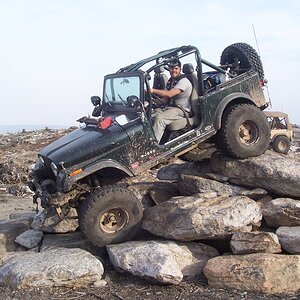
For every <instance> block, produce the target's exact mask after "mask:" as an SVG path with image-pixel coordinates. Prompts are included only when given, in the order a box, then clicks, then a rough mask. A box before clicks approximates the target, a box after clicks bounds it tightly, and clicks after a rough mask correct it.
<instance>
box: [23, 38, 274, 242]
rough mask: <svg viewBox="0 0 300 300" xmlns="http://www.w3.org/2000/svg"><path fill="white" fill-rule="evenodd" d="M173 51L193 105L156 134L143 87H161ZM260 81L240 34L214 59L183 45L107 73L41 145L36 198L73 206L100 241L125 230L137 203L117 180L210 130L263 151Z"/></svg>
mask: <svg viewBox="0 0 300 300" xmlns="http://www.w3.org/2000/svg"><path fill="white" fill-rule="evenodd" d="M175 58H177V59H180V60H181V62H182V63H183V67H182V70H183V73H184V74H185V76H186V77H187V78H188V79H189V80H190V81H191V83H192V86H193V93H192V96H191V104H192V114H191V115H189V116H187V117H185V118H183V119H182V120H178V121H176V122H174V123H172V124H170V125H169V126H168V127H167V129H166V132H165V134H164V137H163V143H160V144H158V143H157V141H156V139H155V136H154V133H153V130H152V121H153V106H154V105H153V101H152V100H153V99H152V98H151V95H150V93H149V90H150V88H152V87H153V85H154V86H155V87H156V88H164V87H165V77H166V75H165V74H164V71H165V70H168V63H169V62H170V61H171V60H174V59H175ZM194 68H195V69H194ZM264 84H265V80H264V73H263V67H262V63H261V60H260V58H259V56H258V54H257V52H256V51H255V50H254V49H253V48H252V47H251V46H249V45H248V44H245V43H236V44H232V45H230V46H228V47H227V48H225V50H224V51H223V52H222V55H221V62H220V65H219V66H217V65H214V64H212V63H210V62H208V61H206V60H204V59H203V58H202V57H201V55H200V52H199V50H198V49H197V48H196V47H194V46H181V47H178V48H173V49H169V50H165V51H161V52H159V53H158V54H156V55H154V56H151V57H149V58H146V59H143V60H141V61H139V62H137V63H133V64H131V65H128V66H127V67H123V68H121V69H120V70H118V71H117V72H116V73H114V74H110V75H107V76H105V78H104V85H103V97H102V100H101V98H100V97H97V96H93V97H92V103H93V104H94V106H95V108H94V111H93V114H92V116H93V117H82V118H81V119H79V120H78V121H79V122H81V123H82V124H83V125H82V127H81V128H78V129H76V130H74V131H73V132H71V133H69V134H68V135H66V136H64V137H62V138H60V139H59V140H57V141H55V142H54V143H52V144H50V145H48V146H46V147H45V148H43V149H42V150H41V151H40V152H39V154H38V160H37V162H36V164H35V167H34V169H33V180H32V181H31V182H30V183H29V186H30V188H31V189H32V190H33V191H34V192H35V194H34V201H35V202H37V199H40V201H41V205H42V206H43V207H44V208H45V209H47V208H50V207H52V208H53V207H54V208H55V209H56V211H57V213H58V214H59V215H60V216H61V217H63V216H64V215H66V214H67V213H68V211H69V209H70V207H76V208H77V210H78V219H79V226H80V228H81V230H82V231H83V232H84V234H85V235H86V236H87V238H88V239H89V240H91V241H92V242H93V243H94V244H95V245H97V246H99V247H102V246H104V245H107V244H110V243H119V242H122V241H125V240H128V239H131V238H132V237H133V236H134V235H135V233H136V232H137V230H138V228H139V225H140V222H141V219H142V214H143V207H142V205H141V203H140V201H139V200H138V199H137V198H136V197H135V195H134V194H133V193H132V192H131V191H130V190H129V189H127V188H126V186H125V185H124V184H123V185H120V184H118V182H120V181H121V180H123V179H124V177H132V176H137V175H138V174H140V173H141V172H143V171H145V170H148V169H150V168H152V167H153V166H155V165H157V164H159V163H161V162H163V161H166V160H167V159H168V158H170V157H174V156H182V155H189V154H193V155H190V157H193V158H195V159H196V158H197V155H198V154H199V155H201V152H200V151H199V149H200V148H201V143H203V142H204V141H207V140H208V139H210V140H212V139H214V141H215V143H216V144H217V145H218V147H219V148H220V149H222V150H223V151H224V152H225V153H227V154H228V155H230V156H232V157H235V158H246V157H250V156H257V155H260V154H262V153H264V152H265V151H266V149H267V148H268V145H269V143H270V128H269V125H268V122H267V119H266V116H265V115H264V113H263V110H264V109H265V108H266V107H267V106H268V103H267V101H266V99H265V97H264V93H263V87H264ZM156 102H157V101H156Z"/></svg>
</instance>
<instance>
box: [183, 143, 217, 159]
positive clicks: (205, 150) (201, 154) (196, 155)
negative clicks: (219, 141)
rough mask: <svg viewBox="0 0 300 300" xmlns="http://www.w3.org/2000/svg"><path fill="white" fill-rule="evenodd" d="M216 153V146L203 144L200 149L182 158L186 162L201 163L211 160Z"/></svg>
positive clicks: (185, 154) (199, 146)
mask: <svg viewBox="0 0 300 300" xmlns="http://www.w3.org/2000/svg"><path fill="white" fill-rule="evenodd" d="M215 151H217V148H216V147H215V145H214V144H210V143H201V144H199V145H198V147H196V148H194V149H192V150H191V151H189V152H187V153H184V154H182V155H181V156H180V158H182V159H183V160H186V161H192V162H200V161H203V160H205V159H208V158H210V157H211V156H212V154H213V153H214V152H215Z"/></svg>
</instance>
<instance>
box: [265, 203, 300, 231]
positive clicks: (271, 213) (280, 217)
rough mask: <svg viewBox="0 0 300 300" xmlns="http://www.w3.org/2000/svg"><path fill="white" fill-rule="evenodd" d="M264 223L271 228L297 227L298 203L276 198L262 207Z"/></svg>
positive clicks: (299, 220)
mask: <svg viewBox="0 0 300 300" xmlns="http://www.w3.org/2000/svg"><path fill="white" fill-rule="evenodd" d="M262 212H263V216H264V219H265V220H266V223H267V224H268V225H269V226H271V227H280V226H299V225H300V201H298V200H294V199H290V198H277V199H274V200H272V201H269V202H267V203H266V204H265V205H264V206H263V207H262Z"/></svg>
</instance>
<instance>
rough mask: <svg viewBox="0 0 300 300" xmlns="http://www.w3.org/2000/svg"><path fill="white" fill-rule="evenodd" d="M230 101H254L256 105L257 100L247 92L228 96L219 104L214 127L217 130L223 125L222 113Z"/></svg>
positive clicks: (234, 102)
mask: <svg viewBox="0 0 300 300" xmlns="http://www.w3.org/2000/svg"><path fill="white" fill-rule="evenodd" d="M230 102H233V104H237V103H252V104H254V105H255V102H254V101H253V99H252V98H251V97H250V96H249V95H247V94H245V93H232V94H230V95H228V96H226V97H225V98H224V99H223V100H222V101H221V102H220V103H219V105H218V107H217V110H216V118H215V122H214V128H215V129H216V130H219V129H220V128H221V125H222V115H223V113H224V110H225V108H226V107H227V106H228V104H229V103H230Z"/></svg>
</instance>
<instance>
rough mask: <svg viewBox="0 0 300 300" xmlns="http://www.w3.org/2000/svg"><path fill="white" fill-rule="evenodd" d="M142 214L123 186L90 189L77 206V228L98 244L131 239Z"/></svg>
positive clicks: (138, 204) (135, 200)
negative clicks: (91, 190)
mask: <svg viewBox="0 0 300 300" xmlns="http://www.w3.org/2000/svg"><path fill="white" fill-rule="evenodd" d="M142 216H143V207H142V204H141V202H140V201H139V200H138V199H137V198H136V196H135V195H134V194H133V193H132V192H131V191H129V190H128V189H127V188H124V187H118V186H106V187H103V188H98V189H96V190H94V191H93V192H91V193H90V194H89V195H88V196H87V197H86V199H85V200H83V202H82V203H81V204H80V205H79V208H78V220H79V227H80V229H81V231H82V232H83V233H84V234H85V235H86V237H87V238H88V239H89V240H90V241H91V242H92V243H93V244H94V245H96V246H98V247H103V246H105V245H109V244H112V243H113V244H116V243H121V242H124V241H127V240H130V239H132V238H133V237H134V235H135V234H136V233H137V231H138V229H139V227H140V223H141V219H142Z"/></svg>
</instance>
